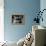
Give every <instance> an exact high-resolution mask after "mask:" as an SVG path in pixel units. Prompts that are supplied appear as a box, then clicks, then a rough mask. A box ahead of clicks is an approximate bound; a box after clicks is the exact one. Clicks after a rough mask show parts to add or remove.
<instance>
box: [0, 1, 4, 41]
mask: <svg viewBox="0 0 46 46" xmlns="http://www.w3.org/2000/svg"><path fill="white" fill-rule="evenodd" d="M2 41H4V1H3V0H0V42H2Z"/></svg>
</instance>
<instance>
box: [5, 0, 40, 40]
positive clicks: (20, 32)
mask: <svg viewBox="0 0 46 46" xmlns="http://www.w3.org/2000/svg"><path fill="white" fill-rule="evenodd" d="M39 10H40V0H4V36H5V40H7V41H18V40H19V39H20V38H22V37H24V36H25V35H26V34H27V33H28V32H29V31H31V27H32V21H33V19H34V17H36V14H35V12H38V11H39ZM17 12H19V13H24V16H25V24H24V25H13V24H12V23H11V15H12V14H13V13H17Z"/></svg>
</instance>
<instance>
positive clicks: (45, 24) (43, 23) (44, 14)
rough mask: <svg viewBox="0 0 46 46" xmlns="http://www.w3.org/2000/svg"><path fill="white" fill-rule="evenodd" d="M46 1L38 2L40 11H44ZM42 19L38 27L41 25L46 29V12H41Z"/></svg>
mask: <svg viewBox="0 0 46 46" xmlns="http://www.w3.org/2000/svg"><path fill="white" fill-rule="evenodd" d="M45 5H46V0H41V1H40V9H41V11H42V10H43V9H46V6H45ZM42 17H43V22H42V21H41V22H40V25H42V26H45V27H46V20H45V19H46V10H45V11H44V12H43V15H42Z"/></svg>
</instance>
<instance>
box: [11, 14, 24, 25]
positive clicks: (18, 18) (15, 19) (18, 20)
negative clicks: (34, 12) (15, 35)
mask: <svg viewBox="0 0 46 46" xmlns="http://www.w3.org/2000/svg"><path fill="white" fill-rule="evenodd" d="M12 24H17V25H19V24H20V25H21V24H24V15H12Z"/></svg>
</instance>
